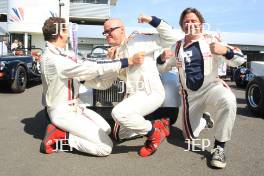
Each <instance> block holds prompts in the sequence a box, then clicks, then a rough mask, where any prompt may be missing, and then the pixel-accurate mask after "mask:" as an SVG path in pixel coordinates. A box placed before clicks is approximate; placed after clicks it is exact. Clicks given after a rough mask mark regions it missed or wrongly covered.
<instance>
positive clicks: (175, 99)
mask: <svg viewBox="0 0 264 176" xmlns="http://www.w3.org/2000/svg"><path fill="white" fill-rule="evenodd" d="M160 77H161V81H162V84H163V86H164V89H165V100H164V102H163V104H162V107H179V106H180V104H181V98H180V95H179V86H180V83H179V74H178V71H177V70H171V71H169V72H166V73H162V74H160Z"/></svg>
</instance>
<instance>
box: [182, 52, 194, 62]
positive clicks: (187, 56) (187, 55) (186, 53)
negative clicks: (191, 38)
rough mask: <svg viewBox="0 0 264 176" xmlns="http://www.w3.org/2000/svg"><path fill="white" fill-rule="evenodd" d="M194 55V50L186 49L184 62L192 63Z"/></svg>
mask: <svg viewBox="0 0 264 176" xmlns="http://www.w3.org/2000/svg"><path fill="white" fill-rule="evenodd" d="M192 56H193V53H192V51H186V52H184V62H185V63H188V64H190V63H191V57H192Z"/></svg>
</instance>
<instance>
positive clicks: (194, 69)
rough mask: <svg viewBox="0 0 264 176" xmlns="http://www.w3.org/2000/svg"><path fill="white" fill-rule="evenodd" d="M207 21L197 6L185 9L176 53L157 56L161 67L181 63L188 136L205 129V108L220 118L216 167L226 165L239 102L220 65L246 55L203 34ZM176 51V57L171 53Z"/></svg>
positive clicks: (214, 158)
mask: <svg viewBox="0 0 264 176" xmlns="http://www.w3.org/2000/svg"><path fill="white" fill-rule="evenodd" d="M204 23H205V20H204V18H203V16H202V14H201V13H200V12H199V11H198V10H197V9H195V8H187V9H185V10H184V11H183V12H182V14H181V17H180V21H179V24H180V26H181V28H182V30H183V31H184V33H185V37H184V39H182V40H180V41H178V42H177V43H176V44H175V45H174V46H173V47H172V50H171V51H173V53H170V52H168V51H167V53H166V52H164V53H163V54H162V55H161V57H159V58H158V63H159V69H160V70H161V71H167V70H170V69H171V68H172V67H175V66H177V67H178V70H179V75H180V82H181V86H182V87H181V96H182V106H181V107H180V116H181V117H182V122H183V123H182V124H183V132H184V136H185V137H186V138H187V139H194V138H196V137H198V135H199V133H200V131H201V130H202V128H201V126H202V125H203V124H201V122H202V121H201V117H202V114H203V112H209V113H210V114H211V116H212V118H213V119H215V120H217V121H216V125H215V144H214V149H213V150H212V158H211V161H210V163H211V165H212V166H214V167H218V168H224V167H225V166H226V158H225V154H224V146H225V142H227V141H229V140H230V139H231V133H232V129H233V126H234V122H235V118H236V108H237V106H236V97H235V95H234V94H233V93H232V91H231V89H230V88H229V87H228V86H227V84H226V83H225V82H224V81H222V80H221V79H219V77H218V66H219V64H221V59H225V62H226V63H227V64H229V65H231V66H238V65H241V64H243V63H244V62H245V57H244V55H243V54H242V53H241V51H240V50H239V49H238V48H234V47H232V46H229V45H226V44H224V43H223V42H221V41H219V40H218V39H217V38H216V37H213V36H211V35H208V34H207V35H206V34H204V33H203V24H204ZM173 55H174V56H175V55H176V57H171V56H173ZM170 57H171V58H170ZM203 126H204V125H203Z"/></svg>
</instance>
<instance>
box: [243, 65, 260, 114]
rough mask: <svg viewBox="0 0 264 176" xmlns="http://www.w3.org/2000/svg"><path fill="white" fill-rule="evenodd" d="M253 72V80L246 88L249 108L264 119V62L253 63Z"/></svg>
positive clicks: (251, 68)
mask: <svg viewBox="0 0 264 176" xmlns="http://www.w3.org/2000/svg"><path fill="white" fill-rule="evenodd" d="M250 70H251V72H252V73H253V74H254V77H253V79H251V81H249V83H248V84H247V88H246V101H247V105H248V108H249V109H250V110H251V111H252V112H253V113H254V115H256V116H261V117H262V118H263V117H264V61H252V62H251V67H250Z"/></svg>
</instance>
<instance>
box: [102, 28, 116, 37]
mask: <svg viewBox="0 0 264 176" xmlns="http://www.w3.org/2000/svg"><path fill="white" fill-rule="evenodd" d="M118 28H120V26H117V27H113V28H110V29H108V30H105V31H104V32H103V33H102V34H103V35H104V36H108V35H110V34H111V32H113V31H114V30H116V29H118Z"/></svg>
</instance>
